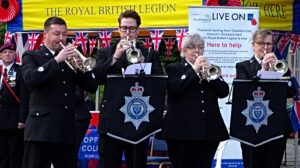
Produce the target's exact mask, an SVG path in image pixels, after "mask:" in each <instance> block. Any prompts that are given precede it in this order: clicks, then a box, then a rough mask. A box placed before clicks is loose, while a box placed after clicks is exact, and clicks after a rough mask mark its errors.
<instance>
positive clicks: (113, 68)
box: [95, 10, 163, 168]
mask: <svg viewBox="0 0 300 168" xmlns="http://www.w3.org/2000/svg"><path fill="white" fill-rule="evenodd" d="M118 22H119V28H118V30H119V33H120V37H121V40H120V41H119V43H118V44H117V45H115V46H110V47H107V48H103V49H101V50H99V51H98V53H97V57H98V58H97V65H96V68H95V74H96V77H97V79H98V81H99V83H100V84H105V86H104V96H103V99H102V102H101V109H100V112H101V114H100V115H101V117H100V122H99V123H100V124H99V127H98V128H99V132H100V142H99V155H100V166H101V167H102V168H119V167H121V164H122V155H123V151H124V152H125V158H126V163H127V166H128V167H130V168H145V167H146V159H147V148H148V142H149V138H146V139H145V140H143V141H142V142H140V143H138V144H136V145H133V144H130V143H128V142H125V141H121V140H118V139H115V138H112V137H110V136H108V135H107V128H106V122H107V120H108V116H109V115H111V113H110V112H109V111H107V110H106V106H105V104H106V103H107V102H106V95H108V94H110V93H108V92H107V90H106V80H107V75H110V74H113V75H121V74H122V69H126V67H127V66H128V65H130V64H131V63H130V62H129V61H128V60H127V59H126V50H128V49H129V48H130V47H132V46H131V45H130V41H133V40H136V38H137V37H138V32H139V27H140V24H141V18H140V16H139V14H138V13H137V12H136V11H134V10H126V11H124V12H123V13H121V14H120V16H119V18H118ZM136 47H137V48H138V49H140V50H141V52H142V58H141V60H140V62H151V63H152V68H151V74H163V69H162V67H161V64H160V60H159V57H158V53H157V52H156V51H154V50H153V49H149V50H148V49H146V48H144V47H143V46H141V45H139V44H138V43H137V46H136ZM116 87H118V86H116ZM119 101H121V100H119ZM116 124H118V123H116Z"/></svg>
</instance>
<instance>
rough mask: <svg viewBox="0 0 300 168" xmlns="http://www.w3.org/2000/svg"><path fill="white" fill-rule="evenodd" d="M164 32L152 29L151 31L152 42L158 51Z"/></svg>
mask: <svg viewBox="0 0 300 168" xmlns="http://www.w3.org/2000/svg"><path fill="white" fill-rule="evenodd" d="M163 33H164V32H163V30H151V31H150V36H151V39H152V43H153V44H154V50H156V51H158V47H159V44H160V42H161V39H162V36H163Z"/></svg>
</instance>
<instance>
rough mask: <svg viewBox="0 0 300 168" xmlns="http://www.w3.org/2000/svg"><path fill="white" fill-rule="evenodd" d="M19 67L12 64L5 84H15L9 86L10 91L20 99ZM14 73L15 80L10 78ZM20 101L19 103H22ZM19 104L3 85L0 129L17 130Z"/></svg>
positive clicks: (0, 100)
mask: <svg viewBox="0 0 300 168" xmlns="http://www.w3.org/2000/svg"><path fill="white" fill-rule="evenodd" d="M20 70H21V67H20V66H19V65H18V64H16V63H14V64H13V65H12V67H11V69H10V71H9V72H8V76H7V80H8V81H7V82H8V83H15V85H14V84H12V85H11V89H12V90H13V92H14V93H15V94H16V95H17V97H18V98H20V94H21V88H22V84H21V83H22V82H24V81H23V80H22V76H21V71H20ZM13 73H16V76H15V77H16V78H15V79H14V77H13V78H12V74H13ZM22 102H23V101H21V102H20V103H22ZM20 103H18V102H17V100H16V99H15V97H14V96H13V95H12V93H11V92H10V91H9V89H8V88H7V86H6V85H5V84H4V83H3V84H2V88H1V90H0V129H17V127H18V122H19V121H20V120H19V117H20V107H21V105H20Z"/></svg>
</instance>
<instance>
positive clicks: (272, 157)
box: [241, 137, 287, 168]
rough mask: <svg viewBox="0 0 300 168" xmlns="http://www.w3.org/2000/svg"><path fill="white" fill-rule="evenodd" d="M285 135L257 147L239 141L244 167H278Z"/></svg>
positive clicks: (284, 145) (285, 138) (283, 149)
mask: <svg viewBox="0 0 300 168" xmlns="http://www.w3.org/2000/svg"><path fill="white" fill-rule="evenodd" d="M286 141H287V137H283V138H280V139H276V140H273V141H271V142H268V143H265V144H263V145H261V146H258V147H252V146H249V145H246V144H243V143H241V148H242V154H243V162H244V167H245V168H262V167H263V168H280V165H281V161H282V157H283V154H284V151H285V148H286Z"/></svg>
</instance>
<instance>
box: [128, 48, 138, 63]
mask: <svg viewBox="0 0 300 168" xmlns="http://www.w3.org/2000/svg"><path fill="white" fill-rule="evenodd" d="M126 58H127V60H128V62H130V63H132V64H135V63H138V62H141V50H140V49H138V48H129V49H128V50H127V51H126Z"/></svg>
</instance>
